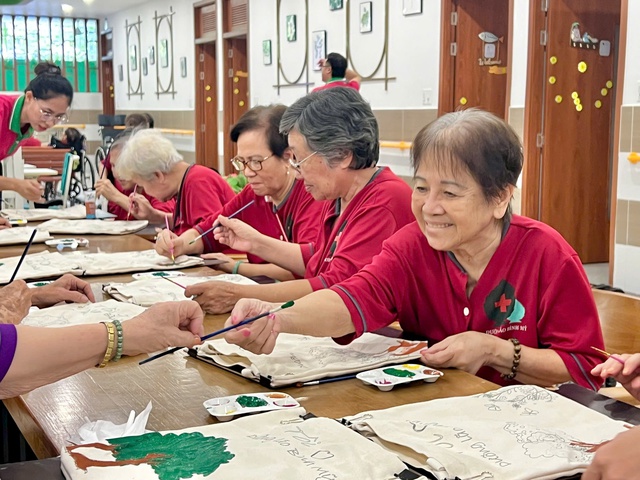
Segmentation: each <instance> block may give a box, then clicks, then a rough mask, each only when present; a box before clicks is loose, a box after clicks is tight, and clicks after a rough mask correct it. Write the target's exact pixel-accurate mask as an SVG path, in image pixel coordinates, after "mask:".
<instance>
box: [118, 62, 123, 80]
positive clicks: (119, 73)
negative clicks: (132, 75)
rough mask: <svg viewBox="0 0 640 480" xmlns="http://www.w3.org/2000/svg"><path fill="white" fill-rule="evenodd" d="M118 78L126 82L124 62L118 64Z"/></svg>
mask: <svg viewBox="0 0 640 480" xmlns="http://www.w3.org/2000/svg"><path fill="white" fill-rule="evenodd" d="M118 80H119V81H121V82H124V67H123V66H122V64H120V65H118Z"/></svg>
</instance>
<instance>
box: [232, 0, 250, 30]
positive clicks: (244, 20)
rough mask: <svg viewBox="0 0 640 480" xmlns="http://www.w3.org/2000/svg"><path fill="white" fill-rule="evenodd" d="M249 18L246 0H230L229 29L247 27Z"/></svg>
mask: <svg viewBox="0 0 640 480" xmlns="http://www.w3.org/2000/svg"><path fill="white" fill-rule="evenodd" d="M248 19H249V12H248V5H247V0H231V30H236V29H237V28H238V27H245V28H246V27H247V24H248Z"/></svg>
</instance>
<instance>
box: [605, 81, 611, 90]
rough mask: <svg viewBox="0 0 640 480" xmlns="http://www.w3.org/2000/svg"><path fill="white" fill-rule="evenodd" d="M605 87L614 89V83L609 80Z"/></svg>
mask: <svg viewBox="0 0 640 480" xmlns="http://www.w3.org/2000/svg"><path fill="white" fill-rule="evenodd" d="M605 85H606V86H607V88H611V87H613V82H612V81H611V80H607V83H606V84H605Z"/></svg>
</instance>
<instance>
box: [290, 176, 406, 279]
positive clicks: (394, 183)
mask: <svg viewBox="0 0 640 480" xmlns="http://www.w3.org/2000/svg"><path fill="white" fill-rule="evenodd" d="M339 209H340V200H339V199H338V200H335V201H333V202H324V208H323V210H322V215H321V218H322V219H323V220H322V227H321V229H320V234H319V235H318V241H317V242H316V243H315V245H301V246H300V248H301V250H302V257H303V259H304V263H305V265H306V266H307V269H306V271H305V275H304V277H305V278H306V279H307V280H309V283H310V284H311V288H313V290H320V289H322V288H327V287H330V286H331V285H333V284H335V283H338V282H341V281H343V280H345V279H347V278H349V277H350V276H351V275H354V274H356V273H357V272H358V271H359V270H360V269H361V268H362V267H364V266H365V265H367V264H368V263H369V262H371V259H372V258H373V257H374V256H375V255H377V254H378V253H380V250H381V249H382V242H384V241H385V240H386V239H387V238H389V237H390V236H391V235H393V234H394V233H395V232H396V231H397V230H399V229H400V228H402V227H404V226H405V225H406V224H408V223H410V222H411V221H413V220H414V217H413V214H412V213H411V188H409V185H407V183H406V182H405V181H404V180H402V179H400V178H398V177H397V176H396V175H395V174H394V173H393V172H392V171H391V170H389V169H388V168H386V167H384V168H380V169H379V170H378V171H377V172H376V174H375V176H374V177H373V178H372V179H371V181H369V183H368V184H367V185H366V186H365V187H364V188H363V189H362V190H360V191H359V192H358V193H357V194H356V196H355V197H353V199H352V200H351V202H349V205H347V208H346V210H345V211H344V212H343V213H342V215H339V213H340V211H339Z"/></svg>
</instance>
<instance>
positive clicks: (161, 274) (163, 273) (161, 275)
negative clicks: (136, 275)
mask: <svg viewBox="0 0 640 480" xmlns="http://www.w3.org/2000/svg"><path fill="white" fill-rule="evenodd" d="M151 275H152V276H153V277H168V276H169V274H168V273H167V272H155V273H152V274H151Z"/></svg>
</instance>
